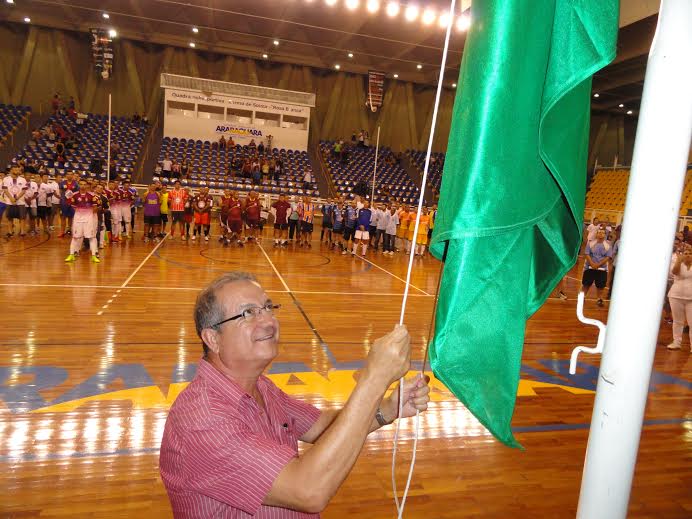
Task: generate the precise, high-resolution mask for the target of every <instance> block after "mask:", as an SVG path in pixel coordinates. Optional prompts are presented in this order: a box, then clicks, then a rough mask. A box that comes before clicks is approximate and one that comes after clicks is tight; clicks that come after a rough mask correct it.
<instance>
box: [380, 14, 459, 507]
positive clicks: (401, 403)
mask: <svg viewBox="0 0 692 519" xmlns="http://www.w3.org/2000/svg"><path fill="white" fill-rule="evenodd" d="M455 4H456V0H451V2H450V4H449V13H448V20H449V24H448V25H447V33H446V34H445V45H444V49H443V51H442V62H441V63H440V76H439V78H438V80H437V92H436V93H435V105H434V107H433V116H432V121H431V123H430V137H429V138H428V149H427V151H426V153H425V166H424V168H423V179H422V180H421V186H420V196H419V197H418V213H417V214H416V223H415V225H414V227H413V243H412V244H411V251H410V253H409V259H408V270H407V272H406V286H405V288H404V297H403V299H402V301H401V316H400V317H399V324H400V325H403V324H404V316H405V315H406V300H407V299H408V292H409V286H410V283H411V271H412V270H413V257H414V254H415V250H416V249H415V242H416V238H417V237H418V227H419V224H420V215H421V211H422V210H423V196H424V194H425V184H426V182H427V180H428V168H429V166H430V155H431V153H432V146H433V139H434V137H435V125H436V123H437V112H438V110H439V108H440V96H441V94H442V83H443V81H444V75H445V65H446V63H447V49H448V48H449V38H450V35H451V34H452V24H453V21H454V16H453V15H454V7H455ZM427 339H428V340H430V337H428V338H427ZM424 371H425V361H424V364H423V365H422V366H421V375H422V374H423V372H424ZM403 409H404V378H403V377H402V378H401V380H399V414H398V416H401V415H402V414H403ZM400 423H401V420H397V422H396V431H395V432H394V450H393V452H392V490H393V492H394V503H395V504H396V510H397V512H398V518H399V519H401V518H402V517H403V516H404V507H405V506H406V497H407V496H408V491H409V488H410V487H411V478H412V477H413V468H414V466H415V464H416V449H417V447H418V432H419V430H420V412H418V411H416V429H415V436H414V438H413V455H412V457H411V465H410V467H409V471H408V478H407V479H406V488H405V489H404V495H403V496H402V498H401V504H400V503H399V496H398V495H397V488H396V452H397V445H398V443H399V426H400Z"/></svg>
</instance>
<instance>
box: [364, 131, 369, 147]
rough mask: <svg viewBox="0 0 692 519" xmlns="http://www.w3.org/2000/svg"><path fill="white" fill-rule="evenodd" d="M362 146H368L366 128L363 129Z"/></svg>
mask: <svg viewBox="0 0 692 519" xmlns="http://www.w3.org/2000/svg"><path fill="white" fill-rule="evenodd" d="M363 146H365V147H366V148H369V147H370V134H369V133H368V131H367V130H363Z"/></svg>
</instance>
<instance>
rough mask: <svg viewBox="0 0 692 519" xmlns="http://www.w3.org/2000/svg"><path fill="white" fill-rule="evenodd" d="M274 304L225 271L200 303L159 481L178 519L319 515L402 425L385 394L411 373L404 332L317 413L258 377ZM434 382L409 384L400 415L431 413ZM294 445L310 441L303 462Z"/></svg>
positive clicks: (267, 357)
mask: <svg viewBox="0 0 692 519" xmlns="http://www.w3.org/2000/svg"><path fill="white" fill-rule="evenodd" d="M279 308H280V306H279V305H276V304H274V302H273V301H272V300H271V299H269V297H268V295H267V294H266V293H265V291H264V290H263V289H262V287H261V286H260V285H259V283H258V282H257V281H256V279H255V277H254V276H252V275H251V274H248V273H245V272H230V273H228V274H225V275H223V276H221V277H220V278H218V279H216V280H215V281H213V282H212V283H211V284H210V285H209V286H207V287H206V288H205V289H203V290H202V292H201V293H200V294H199V296H198V297H197V302H196V304H195V309H194V316H195V327H196V330H197V334H198V336H199V337H200V339H201V341H202V346H203V349H204V357H203V358H202V359H201V360H200V362H199V366H198V369H197V374H196V375H195V378H194V379H193V380H192V382H191V383H190V384H189V385H188V386H187V387H186V388H185V389H184V390H183V391H182V392H181V394H180V395H179V396H178V398H177V399H176V401H175V402H174V403H173V406H172V407H171V410H170V413H169V415H168V419H167V420H166V427H165V429H164V433H163V440H162V443H161V453H160V458H159V464H160V471H161V478H162V480H163V483H164V485H165V487H166V490H167V492H168V496H169V498H170V501H171V507H172V509H173V515H174V516H175V517H177V518H207V517H226V518H249V517H254V518H258V519H262V518H265V519H269V518H272V519H293V518H315V517H319V513H320V512H321V511H322V510H323V509H324V508H325V507H326V506H327V504H328V503H329V500H330V499H331V498H332V497H333V496H334V494H335V493H336V491H337V490H338V488H339V487H340V486H341V484H342V483H343V481H344V480H345V479H346V477H347V476H348V474H349V472H350V471H351V469H352V468H353V465H354V464H355V462H356V460H357V459H358V456H359V454H360V452H361V449H362V447H363V444H364V442H365V439H366V438H367V435H368V434H369V433H370V432H372V431H374V430H376V429H378V428H380V427H381V426H384V425H388V424H389V423H391V422H393V421H394V420H395V419H396V418H397V417H398V416H397V415H398V402H399V391H398V390H397V389H395V390H394V391H393V392H392V393H391V395H390V396H388V397H385V396H384V395H385V392H386V390H387V388H388V387H389V386H390V384H392V383H393V382H395V381H397V380H398V379H399V378H400V377H402V376H404V375H405V374H406V373H407V371H408V369H409V366H410V357H411V344H410V343H411V340H410V337H409V335H408V332H407V331H406V328H405V327H403V326H397V327H396V328H395V329H394V330H393V331H392V332H390V333H389V334H387V335H385V336H384V337H382V338H380V339H377V340H376V341H375V342H374V344H373V345H372V347H371V349H370V351H369V353H368V358H367V361H366V363H365V366H364V368H363V370H362V371H361V373H360V377H359V378H358V382H357V383H356V387H355V389H354V390H353V393H352V394H351V396H350V398H349V399H348V402H347V403H346V404H345V405H344V407H343V408H342V409H330V410H325V411H319V410H318V409H317V408H315V407H313V406H312V405H310V404H307V403H304V402H301V401H300V400H297V399H295V398H293V397H291V396H289V395H287V394H286V393H284V392H283V391H281V390H280V389H279V388H278V387H277V386H276V385H274V383H273V382H272V381H271V380H270V379H269V378H267V377H266V376H264V375H263V372H264V371H265V370H266V368H267V367H268V366H269V364H271V362H272V361H273V360H274V358H276V356H277V355H278V352H279V348H278V345H279V338H280V325H279V321H278V320H277V318H276V312H277V310H278V309H279ZM429 391H430V390H429V387H428V378H427V377H425V378H422V377H420V376H418V377H416V378H413V379H411V380H407V381H406V382H405V384H404V388H403V394H404V403H403V404H404V405H403V413H402V415H401V416H400V418H406V417H410V416H413V415H415V414H416V411H425V409H427V405H428V401H429ZM298 441H302V442H306V443H312V444H314V445H313V447H312V448H311V449H308V450H307V451H305V452H304V453H303V455H301V456H298Z"/></svg>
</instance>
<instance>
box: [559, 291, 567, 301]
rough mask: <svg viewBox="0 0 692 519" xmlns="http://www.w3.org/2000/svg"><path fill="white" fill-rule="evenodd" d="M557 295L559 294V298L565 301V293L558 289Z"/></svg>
mask: <svg viewBox="0 0 692 519" xmlns="http://www.w3.org/2000/svg"><path fill="white" fill-rule="evenodd" d="M558 295H559V296H560V299H562V300H563V301H567V294H565V293H564V292H562V291H560V293H559V294H558Z"/></svg>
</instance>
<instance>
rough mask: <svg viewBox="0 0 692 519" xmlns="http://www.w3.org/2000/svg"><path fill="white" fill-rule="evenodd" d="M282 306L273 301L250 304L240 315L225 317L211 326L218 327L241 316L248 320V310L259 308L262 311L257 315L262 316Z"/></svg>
mask: <svg viewBox="0 0 692 519" xmlns="http://www.w3.org/2000/svg"><path fill="white" fill-rule="evenodd" d="M280 308H281V305H280V304H274V303H273V302H271V301H269V302H267V303H265V304H264V305H263V306H250V307H248V308H246V309H245V310H243V311H242V312H240V313H239V314H238V315H234V316H233V317H229V318H228V319H224V320H223V321H219V322H218V323H216V324H213V325H212V326H211V328H218V327H219V326H221V325H222V324H226V323H227V322H229V321H236V320H238V319H241V318H243V319H245V320H247V317H246V316H245V312H247V311H248V310H255V309H258V310H259V311H260V312H259V314H257V316H256V317H260V316H261V315H262V312H269V313H270V314H273V313H274V310H279V309H280Z"/></svg>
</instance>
